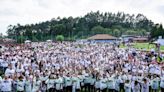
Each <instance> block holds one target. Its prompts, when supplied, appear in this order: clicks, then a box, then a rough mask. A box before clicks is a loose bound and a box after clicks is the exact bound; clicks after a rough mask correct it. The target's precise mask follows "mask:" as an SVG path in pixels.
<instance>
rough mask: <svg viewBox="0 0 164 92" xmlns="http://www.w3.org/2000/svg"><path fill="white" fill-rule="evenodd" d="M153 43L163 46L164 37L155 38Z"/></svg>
mask: <svg viewBox="0 0 164 92" xmlns="http://www.w3.org/2000/svg"><path fill="white" fill-rule="evenodd" d="M153 43H155V44H160V45H161V46H164V39H157V41H155V42H153Z"/></svg>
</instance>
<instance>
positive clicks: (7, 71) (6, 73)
mask: <svg viewBox="0 0 164 92" xmlns="http://www.w3.org/2000/svg"><path fill="white" fill-rule="evenodd" d="M14 73H15V69H13V68H12V65H9V66H8V68H7V69H6V71H5V76H14Z"/></svg>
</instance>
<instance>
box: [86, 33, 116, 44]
mask: <svg viewBox="0 0 164 92" xmlns="http://www.w3.org/2000/svg"><path fill="white" fill-rule="evenodd" d="M87 40H88V41H94V42H112V43H113V42H116V41H118V38H117V37H114V36H112V35H109V34H96V35H94V36H91V37H89V38H88V39H87Z"/></svg>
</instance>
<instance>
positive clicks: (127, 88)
mask: <svg viewBox="0 0 164 92" xmlns="http://www.w3.org/2000/svg"><path fill="white" fill-rule="evenodd" d="M124 89H125V92H131V83H130V81H129V80H126V82H125V85H124Z"/></svg>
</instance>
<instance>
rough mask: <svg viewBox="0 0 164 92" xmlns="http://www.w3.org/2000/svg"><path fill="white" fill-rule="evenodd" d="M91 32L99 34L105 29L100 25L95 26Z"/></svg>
mask: <svg viewBox="0 0 164 92" xmlns="http://www.w3.org/2000/svg"><path fill="white" fill-rule="evenodd" d="M91 31H92V34H100V33H103V32H104V31H105V29H104V28H103V27H102V26H95V27H93V28H92V29H91Z"/></svg>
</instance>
